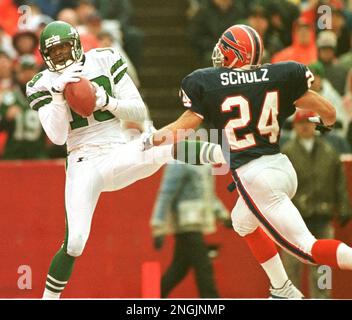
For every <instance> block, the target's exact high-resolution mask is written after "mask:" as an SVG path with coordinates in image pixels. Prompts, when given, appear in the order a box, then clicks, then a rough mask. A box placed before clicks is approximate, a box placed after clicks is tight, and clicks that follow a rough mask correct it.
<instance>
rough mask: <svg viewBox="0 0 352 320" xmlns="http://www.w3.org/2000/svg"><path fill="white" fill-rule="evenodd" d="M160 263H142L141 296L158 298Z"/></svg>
mask: <svg viewBox="0 0 352 320" xmlns="http://www.w3.org/2000/svg"><path fill="white" fill-rule="evenodd" d="M160 278H161V271H160V263H159V262H156V261H148V262H144V263H143V264H142V298H160Z"/></svg>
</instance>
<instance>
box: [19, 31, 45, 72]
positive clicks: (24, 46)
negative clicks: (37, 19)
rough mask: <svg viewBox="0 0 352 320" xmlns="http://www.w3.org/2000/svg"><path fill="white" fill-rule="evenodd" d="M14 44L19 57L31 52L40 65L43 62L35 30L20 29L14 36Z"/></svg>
mask: <svg viewBox="0 0 352 320" xmlns="http://www.w3.org/2000/svg"><path fill="white" fill-rule="evenodd" d="M12 44H13V47H14V48H15V50H16V53H17V57H21V56H22V55H28V54H29V55H33V56H34V57H35V59H36V63H37V65H38V66H40V65H41V64H42V63H43V60H42V57H41V55H40V52H39V49H38V44H39V39H38V37H37V35H36V34H35V33H34V32H33V31H30V30H21V31H18V32H17V33H16V34H15V35H14V36H13V38H12Z"/></svg>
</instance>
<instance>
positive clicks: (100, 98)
mask: <svg viewBox="0 0 352 320" xmlns="http://www.w3.org/2000/svg"><path fill="white" fill-rule="evenodd" d="M91 83H92V85H93V87H94V88H95V97H96V102H95V106H96V107H97V108H102V109H103V108H104V107H106V106H107V105H108V103H109V96H108V94H107V93H106V91H105V89H104V88H103V87H101V86H99V85H98V84H97V83H95V82H91Z"/></svg>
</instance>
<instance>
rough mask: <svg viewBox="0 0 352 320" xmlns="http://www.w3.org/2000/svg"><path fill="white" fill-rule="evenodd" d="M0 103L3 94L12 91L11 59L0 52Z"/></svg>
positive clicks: (3, 52)
mask: <svg viewBox="0 0 352 320" xmlns="http://www.w3.org/2000/svg"><path fill="white" fill-rule="evenodd" d="M0 66H1V67H0V103H1V101H2V99H3V96H4V94H5V93H6V92H7V91H9V90H12V87H13V85H14V84H13V79H12V72H13V62H12V59H11V57H10V56H9V55H8V54H7V53H6V52H5V51H0Z"/></svg>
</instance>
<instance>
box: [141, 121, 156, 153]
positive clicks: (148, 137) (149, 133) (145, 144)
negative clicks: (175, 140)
mask: <svg viewBox="0 0 352 320" xmlns="http://www.w3.org/2000/svg"><path fill="white" fill-rule="evenodd" d="M155 132H156V129H155V128H154V127H153V126H152V125H149V126H147V128H146V129H145V131H144V132H143V133H142V135H141V140H142V146H141V150H142V151H146V150H149V149H151V148H153V146H154V144H153V138H154V133H155Z"/></svg>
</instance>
